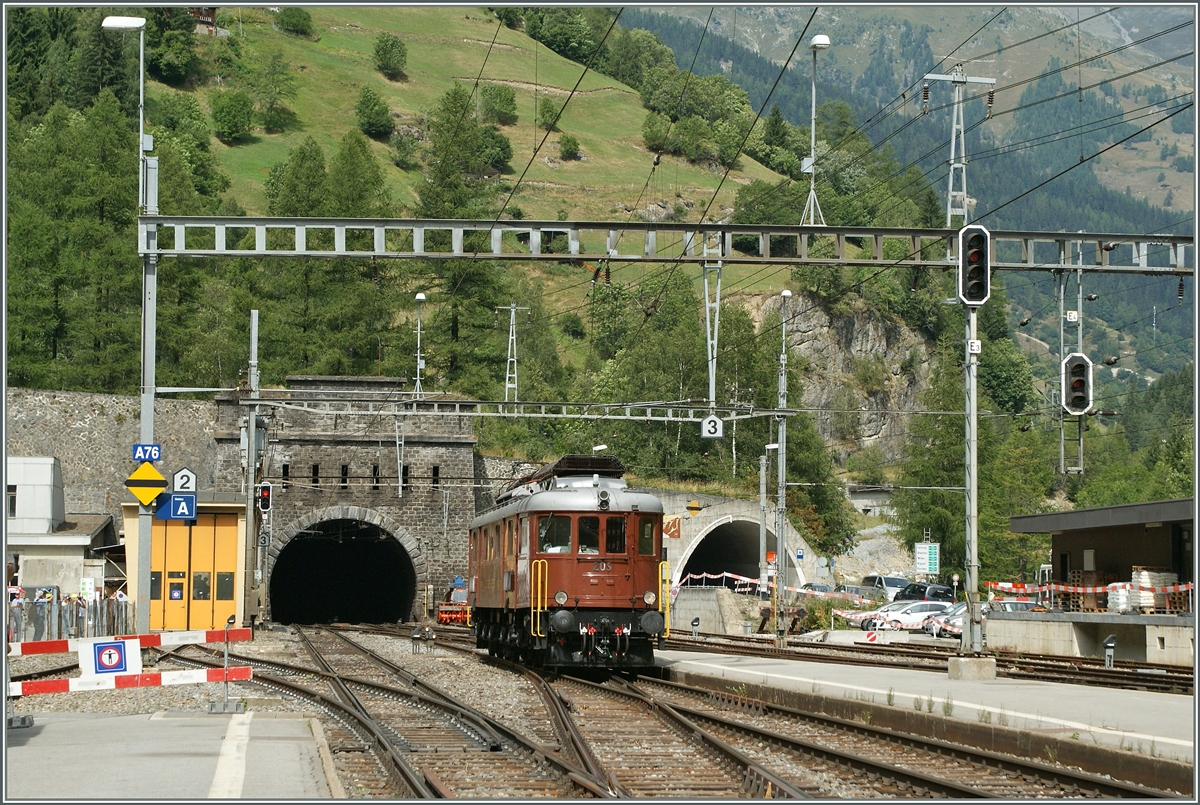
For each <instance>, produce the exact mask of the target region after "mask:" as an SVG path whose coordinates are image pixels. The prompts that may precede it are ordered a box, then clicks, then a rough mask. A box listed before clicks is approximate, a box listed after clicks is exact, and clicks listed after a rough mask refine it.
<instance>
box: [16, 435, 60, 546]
mask: <svg viewBox="0 0 1200 805" xmlns="http://www.w3.org/2000/svg"><path fill="white" fill-rule="evenodd" d="M5 482H6V484H7V485H8V486H15V487H16V495H17V500H16V504H17V505H16V513H15V516H13V517H9V518H8V532H9V533H10V534H12V533H22V534H49V533H50V532H51V531H53V530H54V529H55V528H57V527H58V526H59V525H60V524H61V523H62V522H63V521H64V520H65V519H66V516H67V515H66V508H65V506H64V504H63V483H62V468H61V467H60V465H59V462H58V459H57V458H54V457H52V456H14V455H12V454H11V453H10V454H9V455H8V457H7V458H6V459H5ZM5 513H6V514H7V512H5Z"/></svg>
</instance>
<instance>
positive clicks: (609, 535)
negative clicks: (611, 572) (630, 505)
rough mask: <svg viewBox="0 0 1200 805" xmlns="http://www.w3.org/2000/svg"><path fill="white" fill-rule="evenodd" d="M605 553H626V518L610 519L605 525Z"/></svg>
mask: <svg viewBox="0 0 1200 805" xmlns="http://www.w3.org/2000/svg"><path fill="white" fill-rule="evenodd" d="M604 552H605V553H625V518H624V517H609V518H608V520H607V521H606V522H605V524H604Z"/></svg>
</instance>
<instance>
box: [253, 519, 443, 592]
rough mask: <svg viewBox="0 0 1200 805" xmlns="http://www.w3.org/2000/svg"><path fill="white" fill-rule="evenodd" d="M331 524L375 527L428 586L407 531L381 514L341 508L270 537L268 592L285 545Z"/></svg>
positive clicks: (425, 564)
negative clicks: (347, 522) (397, 546)
mask: <svg viewBox="0 0 1200 805" xmlns="http://www.w3.org/2000/svg"><path fill="white" fill-rule="evenodd" d="M332 520H353V521H355V522H359V523H370V524H371V525H373V526H377V527H378V528H380V529H381V530H382V531H384V532H386V533H387V534H388V535H389V536H390V537H391V538H392V539H394V540H396V541H397V542H399V543H400V546H401V547H402V548H404V550H405V552H406V553H407V554H408V558H409V561H411V562H412V566H413V571H414V572H415V573H416V576H417V583H418V584H429V583H430V578H429V563H428V562H427V561H426V557H425V553H424V551H423V550H422V549H421V545H420V542H419V540H418V539H417V538H416V537H414V536H413V535H412V534H411V533H409V531H408V529H406V528H405V527H404V526H402V525H400V524H399V523H398V522H396V521H395V520H393V519H392V518H391V517H389V516H387V515H386V514H383V513H381V512H377V511H374V510H372V509H369V508H366V507H363V506H350V505H343V506H329V507H327V508H324V509H320V510H317V511H311V512H309V513H307V514H305V515H303V516H302V517H300V518H299V519H297V520H293V521H292V522H291V523H289V524H288V525H287V526H286V527H285V528H284V529H283V530H282V531H277V532H276V533H275V534H274V535H272V537H271V544H270V546H269V547H268V548H267V562H266V565H267V568H266V578H265V579H264V580H263V582H264V583H265V584H266V585H267V587H268V588H269V587H270V583H271V578H272V576H273V574H274V571H275V561H276V560H277V559H278V558H279V554H280V553H282V552H283V549H284V548H286V547H287V545H288V543H289V542H291V541H292V540H293V539H295V538H296V537H297V536H298V535H299V534H300V533H302V532H304V531H306V530H308V528H309V527H311V526H314V525H319V524H321V523H327V522H330V521H332Z"/></svg>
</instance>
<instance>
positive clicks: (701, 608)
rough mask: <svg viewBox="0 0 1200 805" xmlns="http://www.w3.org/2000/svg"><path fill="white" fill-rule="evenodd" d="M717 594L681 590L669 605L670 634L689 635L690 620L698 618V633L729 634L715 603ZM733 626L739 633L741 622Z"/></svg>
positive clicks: (711, 590) (697, 590) (708, 591)
mask: <svg viewBox="0 0 1200 805" xmlns="http://www.w3.org/2000/svg"><path fill="white" fill-rule="evenodd" d="M717 593H718V590H717V589H715V588H714V589H708V590H706V589H703V588H696V587H684V588H683V589H681V590H680V591H679V595H677V596H675V601H674V602H673V603H672V604H671V632H672V633H681V634H682V633H688V634H690V633H691V630H692V618H699V619H700V631H702V632H716V633H718V634H731V633H732V631H730V629H729V626H728V625H727V624H726V623H725V616H724V614H723V613H722V612H721V605H720V604H719V603H718V601H717ZM735 625H736V627H737V631H738V632H740V631H741V626H742V624H741V622H740V621H739V622H738V623H737V624H735ZM755 625H757V624H755Z"/></svg>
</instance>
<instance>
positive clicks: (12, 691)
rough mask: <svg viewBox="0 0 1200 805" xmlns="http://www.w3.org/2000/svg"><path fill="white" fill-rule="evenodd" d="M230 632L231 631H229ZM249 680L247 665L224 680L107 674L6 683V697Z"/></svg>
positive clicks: (221, 675)
mask: <svg viewBox="0 0 1200 805" xmlns="http://www.w3.org/2000/svg"><path fill="white" fill-rule="evenodd" d="M230 631H232V630H230ZM252 677H253V669H252V668H251V667H250V666H249V665H238V666H233V667H231V668H230V669H229V675H228V676H226V674H225V669H224V668H207V669H206V668H197V669H194V670H189V671H162V672H160V673H156V674H108V675H104V676H84V677H76V678H74V679H35V680H33V681H30V682H10V683H8V695H9V696H34V695H37V694H42V693H74V692H77V691H81V690H123V689H125V688H156V687H161V686H163V685H191V684H195V683H197V682H226V681H228V682H244V681H247V680H249V679H251V678H252Z"/></svg>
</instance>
